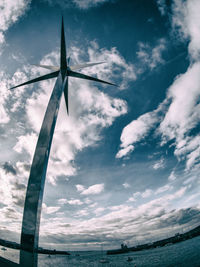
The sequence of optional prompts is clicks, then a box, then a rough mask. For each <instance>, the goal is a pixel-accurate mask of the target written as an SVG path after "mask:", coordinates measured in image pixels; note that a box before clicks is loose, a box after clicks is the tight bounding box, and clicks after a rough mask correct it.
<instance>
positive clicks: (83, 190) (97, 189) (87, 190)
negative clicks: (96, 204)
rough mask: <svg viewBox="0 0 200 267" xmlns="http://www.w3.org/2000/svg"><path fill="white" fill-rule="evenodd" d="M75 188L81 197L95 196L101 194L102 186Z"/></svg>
mask: <svg viewBox="0 0 200 267" xmlns="http://www.w3.org/2000/svg"><path fill="white" fill-rule="evenodd" d="M76 188H77V191H78V192H80V193H81V195H96V194H100V193H101V192H103V190H104V184H95V185H91V186H89V187H88V188H85V187H84V186H83V185H76Z"/></svg>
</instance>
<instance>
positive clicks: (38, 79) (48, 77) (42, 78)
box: [10, 71, 59, 89]
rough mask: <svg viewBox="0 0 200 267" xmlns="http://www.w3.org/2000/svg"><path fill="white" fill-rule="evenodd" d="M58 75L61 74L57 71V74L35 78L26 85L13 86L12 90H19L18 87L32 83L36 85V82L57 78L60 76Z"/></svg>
mask: <svg viewBox="0 0 200 267" xmlns="http://www.w3.org/2000/svg"><path fill="white" fill-rule="evenodd" d="M58 74H59V71H55V72H52V73H49V74H46V75H43V76H40V77H38V78H35V79H33V80H30V81H27V82H25V83H21V84H19V85H16V86H13V87H11V88H10V89H14V88H17V87H20V86H23V85H27V84H30V83H35V82H39V81H43V80H48V79H51V78H55V77H57V76H58Z"/></svg>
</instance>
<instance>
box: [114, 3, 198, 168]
mask: <svg viewBox="0 0 200 267" xmlns="http://www.w3.org/2000/svg"><path fill="white" fill-rule="evenodd" d="M158 2H159V3H158V4H159V5H160V4H161V1H158ZM199 5H200V2H199V1H196V0H191V1H181V0H180V1H178V0H175V1H174V2H173V4H172V11H173V16H172V27H173V29H174V31H175V32H176V33H177V30H178V33H179V35H181V36H182V37H183V38H188V39H189V46H188V51H189V56H190V58H191V64H190V66H189V67H188V69H187V71H186V72H185V73H184V74H181V75H178V76H177V77H176V78H175V80H174V82H173V84H172V85H171V86H170V87H169V88H168V91H167V96H166V99H165V100H164V101H163V102H162V103H161V104H160V105H159V107H158V108H157V109H156V110H154V111H152V112H148V113H145V114H143V115H141V116H140V117H139V118H138V119H136V120H134V121H132V122H131V123H130V124H128V125H127V126H126V127H125V128H124V129H123V131H122V134H121V145H120V147H121V149H120V150H119V152H118V153H117V157H123V156H126V155H127V154H128V153H129V152H131V151H133V148H134V144H135V143H137V142H141V141H142V140H143V139H144V138H145V137H146V136H147V134H148V133H149V131H150V130H152V129H154V128H155V125H156V124H157V125H159V124H160V125H159V126H158V128H157V131H156V133H157V134H160V135H161V136H162V142H161V144H164V143H166V142H167V141H169V140H173V141H174V146H175V150H174V154H175V156H177V157H178V159H179V160H183V159H184V160H185V159H186V168H187V169H190V168H192V167H193V166H194V165H196V164H199V162H200V160H199V156H200V146H199V139H200V137H199V134H198V133H195V131H194V133H193V134H191V130H192V129H195V127H197V125H198V123H199V119H200V104H199V101H198V99H199V97H200V78H199V77H200V75H199V73H200V62H199V52H200V48H199V43H200V26H199V25H200V18H199V16H198V10H199V8H200V7H199Z"/></svg>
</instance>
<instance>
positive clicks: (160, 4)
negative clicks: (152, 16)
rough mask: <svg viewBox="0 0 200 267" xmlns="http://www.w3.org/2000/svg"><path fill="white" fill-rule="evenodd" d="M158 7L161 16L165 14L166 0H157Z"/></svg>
mask: <svg viewBox="0 0 200 267" xmlns="http://www.w3.org/2000/svg"><path fill="white" fill-rule="evenodd" d="M157 5H158V9H159V11H160V13H161V15H162V16H164V15H166V13H167V4H166V0H157Z"/></svg>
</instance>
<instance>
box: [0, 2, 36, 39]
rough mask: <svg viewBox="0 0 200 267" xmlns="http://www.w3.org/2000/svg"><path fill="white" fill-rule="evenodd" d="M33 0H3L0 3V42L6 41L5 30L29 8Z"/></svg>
mask: <svg viewBox="0 0 200 267" xmlns="http://www.w3.org/2000/svg"><path fill="white" fill-rule="evenodd" d="M30 2H31V0H15V1H12V0H1V3H0V43H3V42H4V38H5V37H4V32H5V31H6V30H7V29H8V28H9V27H10V26H11V25H12V24H13V23H15V22H16V21H17V20H18V19H19V17H20V16H22V15H23V14H24V12H25V11H26V10H27V8H28V6H29V4H30Z"/></svg>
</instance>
